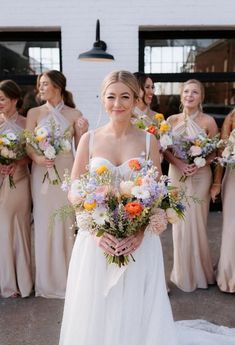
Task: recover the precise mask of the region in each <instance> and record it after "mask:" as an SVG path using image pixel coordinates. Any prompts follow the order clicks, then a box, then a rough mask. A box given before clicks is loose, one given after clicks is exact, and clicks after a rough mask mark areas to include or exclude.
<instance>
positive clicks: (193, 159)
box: [173, 133, 219, 182]
mask: <svg viewBox="0 0 235 345" xmlns="http://www.w3.org/2000/svg"><path fill="white" fill-rule="evenodd" d="M218 141H219V136H218V135H216V136H214V137H213V138H209V137H208V136H207V135H206V134H204V133H200V134H198V135H197V136H194V137H190V136H182V137H181V138H179V139H177V140H174V146H173V152H174V155H175V156H176V157H178V158H180V159H182V160H184V161H186V162H188V163H189V164H191V163H194V164H195V165H196V166H197V167H198V168H202V167H204V166H205V165H206V157H207V156H208V155H209V154H210V153H212V152H213V151H215V150H216V148H217V144H218ZM186 179H187V176H182V177H181V178H180V181H183V182H184V181H185V180H186Z"/></svg>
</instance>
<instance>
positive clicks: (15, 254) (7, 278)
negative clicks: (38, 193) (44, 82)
mask: <svg viewBox="0 0 235 345" xmlns="http://www.w3.org/2000/svg"><path fill="white" fill-rule="evenodd" d="M20 95H21V91H20V88H19V86H18V85H17V84H16V83H15V82H13V81H12V80H5V81H2V82H1V83H0V133H1V134H3V133H4V134H5V133H14V134H16V135H18V134H19V133H21V132H22V130H23V129H24V127H25V124H26V119H25V118H24V117H23V116H21V115H19V114H18V111H17V109H18V107H20V103H21V102H22V101H21V99H20ZM28 163H29V158H28V157H26V158H23V159H21V160H18V161H16V162H15V163H12V164H10V165H1V164H0V219H1V226H0V295H1V296H2V297H17V296H22V297H27V296H29V295H30V293H31V290H32V285H33V283H32V274H31V253H30V231H31V230H30V214H31V196H30V183H29V170H28V166H27V164H28ZM9 175H12V176H13V179H14V183H15V186H16V188H10V185H9V179H8V177H9Z"/></svg>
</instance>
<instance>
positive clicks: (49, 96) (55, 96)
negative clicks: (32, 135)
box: [27, 70, 88, 298]
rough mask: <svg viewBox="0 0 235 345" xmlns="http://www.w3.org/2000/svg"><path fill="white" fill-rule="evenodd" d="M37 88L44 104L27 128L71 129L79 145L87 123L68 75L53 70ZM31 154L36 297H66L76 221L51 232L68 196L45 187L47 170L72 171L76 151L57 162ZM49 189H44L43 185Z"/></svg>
mask: <svg viewBox="0 0 235 345" xmlns="http://www.w3.org/2000/svg"><path fill="white" fill-rule="evenodd" d="M37 88H38V91H39V96H40V98H41V100H43V101H46V103H45V104H43V105H41V106H39V107H36V108H32V109H30V110H29V112H28V116H27V129H28V130H30V131H32V132H33V131H34V129H35V128H36V127H37V126H38V125H40V126H43V127H46V128H48V129H49V128H50V126H51V120H54V121H55V122H56V124H58V125H59V126H60V131H61V135H63V133H64V131H65V130H66V129H68V128H69V131H70V140H71V142H72V139H74V143H75V147H76V146H77V144H78V142H79V139H80V136H81V135H82V133H83V132H85V131H87V127H88V126H87V121H86V120H85V119H84V118H83V117H82V114H81V112H80V111H78V110H76V109H75V104H74V102H73V99H72V94H71V93H70V92H68V91H67V90H66V78H65V76H64V75H63V74H62V73H61V72H59V71H56V70H51V71H48V72H45V73H43V74H41V75H40V76H39V77H38V83H37ZM28 153H29V155H30V157H31V158H32V160H33V165H32V181H31V185H32V198H33V216H34V231H35V266H36V276H35V294H36V296H42V297H47V298H64V295H65V287H66V279H67V272H68V265H69V260H70V255H71V251H72V247H73V243H74V231H73V230H72V225H73V223H74V218H73V217H70V218H68V219H66V221H61V220H60V219H56V221H55V226H54V229H53V230H52V231H50V230H49V222H50V217H51V215H52V214H53V212H54V211H55V210H58V209H59V208H60V207H61V206H64V205H65V204H67V196H66V193H64V192H63V191H62V190H61V187H60V185H53V184H49V185H45V183H44V184H42V180H43V176H44V174H45V173H46V171H47V169H49V168H52V167H53V165H54V164H56V167H57V170H58V172H59V175H60V177H62V178H63V174H64V170H65V169H69V170H71V168H72V164H73V160H74V156H73V151H72V150H70V151H69V152H67V153H59V154H58V155H57V156H56V159H55V160H53V159H52V160H49V159H46V158H45V157H44V156H40V155H38V154H37V153H36V152H35V151H34V150H33V149H32V148H29V149H28ZM43 185H44V186H46V187H47V188H46V190H43V188H42V186H43Z"/></svg>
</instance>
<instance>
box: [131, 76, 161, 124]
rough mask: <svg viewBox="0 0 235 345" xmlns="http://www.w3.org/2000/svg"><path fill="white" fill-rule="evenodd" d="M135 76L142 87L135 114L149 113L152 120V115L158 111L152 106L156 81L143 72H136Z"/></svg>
mask: <svg viewBox="0 0 235 345" xmlns="http://www.w3.org/2000/svg"><path fill="white" fill-rule="evenodd" d="M134 76H135V77H136V79H137V81H138V84H139V88H140V94H139V98H138V100H137V104H136V106H135V108H134V114H135V115H136V116H142V115H147V116H148V117H149V119H150V120H152V117H153V116H154V115H155V114H156V111H153V110H152V109H151V108H150V106H151V103H152V100H153V96H154V83H153V81H152V79H151V78H150V77H149V76H148V75H147V74H145V73H143V72H135V73H134Z"/></svg>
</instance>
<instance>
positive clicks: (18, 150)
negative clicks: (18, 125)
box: [0, 132, 26, 188]
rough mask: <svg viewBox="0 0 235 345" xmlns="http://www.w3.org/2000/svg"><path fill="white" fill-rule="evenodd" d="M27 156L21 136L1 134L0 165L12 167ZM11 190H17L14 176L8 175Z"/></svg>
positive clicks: (7, 133)
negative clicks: (11, 165)
mask: <svg viewBox="0 0 235 345" xmlns="http://www.w3.org/2000/svg"><path fill="white" fill-rule="evenodd" d="M25 155H26V151H25V141H24V138H23V136H22V135H21V134H16V133H13V132H6V133H2V134H0V163H1V164H2V165H10V164H12V163H14V162H15V161H17V160H20V159H22V158H24V156H25ZM8 178H9V185H10V188H16V186H15V183H14V179H13V176H12V175H8Z"/></svg>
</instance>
